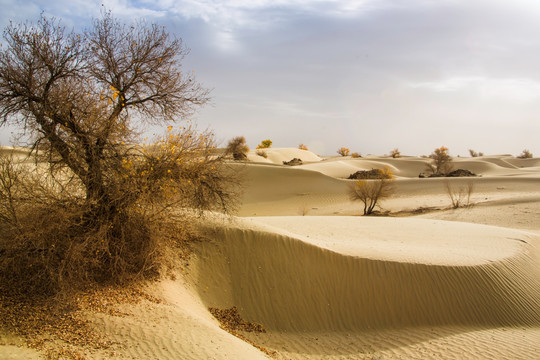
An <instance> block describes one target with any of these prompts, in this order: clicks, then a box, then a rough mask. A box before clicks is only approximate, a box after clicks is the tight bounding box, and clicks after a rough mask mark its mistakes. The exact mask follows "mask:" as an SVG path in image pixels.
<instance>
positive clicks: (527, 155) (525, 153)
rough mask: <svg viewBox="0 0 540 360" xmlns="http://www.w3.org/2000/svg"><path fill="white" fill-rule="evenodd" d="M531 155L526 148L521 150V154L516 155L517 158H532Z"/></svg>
mask: <svg viewBox="0 0 540 360" xmlns="http://www.w3.org/2000/svg"><path fill="white" fill-rule="evenodd" d="M532 157H533V154H532V153H531V152H530V151H529V150H527V149H525V150H523V151H522V152H521V154H519V155H518V156H517V158H518V159H532Z"/></svg>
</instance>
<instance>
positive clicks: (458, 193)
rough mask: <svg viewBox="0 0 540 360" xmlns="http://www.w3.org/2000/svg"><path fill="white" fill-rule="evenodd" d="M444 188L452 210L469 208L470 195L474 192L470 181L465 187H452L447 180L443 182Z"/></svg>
mask: <svg viewBox="0 0 540 360" xmlns="http://www.w3.org/2000/svg"><path fill="white" fill-rule="evenodd" d="M444 188H445V190H446V194H447V195H448V198H449V199H450V201H451V202H452V207H453V208H454V209H457V208H459V207H469V206H471V195H472V193H473V191H474V183H473V182H472V181H468V182H467V183H466V184H465V185H455V184H454V185H452V184H451V182H450V181H449V180H445V181H444Z"/></svg>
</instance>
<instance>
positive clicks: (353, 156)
mask: <svg viewBox="0 0 540 360" xmlns="http://www.w3.org/2000/svg"><path fill="white" fill-rule="evenodd" d="M351 157H352V158H353V159H357V158H360V157H362V155H360V154H359V153H357V152H353V153H352V154H351Z"/></svg>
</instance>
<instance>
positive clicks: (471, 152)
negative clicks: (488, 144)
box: [469, 149, 484, 157]
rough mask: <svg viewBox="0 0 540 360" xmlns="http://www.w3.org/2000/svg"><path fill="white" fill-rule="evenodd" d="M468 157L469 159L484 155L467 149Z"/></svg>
mask: <svg viewBox="0 0 540 360" xmlns="http://www.w3.org/2000/svg"><path fill="white" fill-rule="evenodd" d="M469 155H471V157H478V156H484V153H483V152H478V153H477V152H476V151H474V150H473V149H469Z"/></svg>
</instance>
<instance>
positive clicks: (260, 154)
mask: <svg viewBox="0 0 540 360" xmlns="http://www.w3.org/2000/svg"><path fill="white" fill-rule="evenodd" d="M255 154H257V155H259V156H262V157H263V158H265V159H266V158H268V154H267V153H266V151H264V150H261V149H259V150H257V151H256V152H255Z"/></svg>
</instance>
